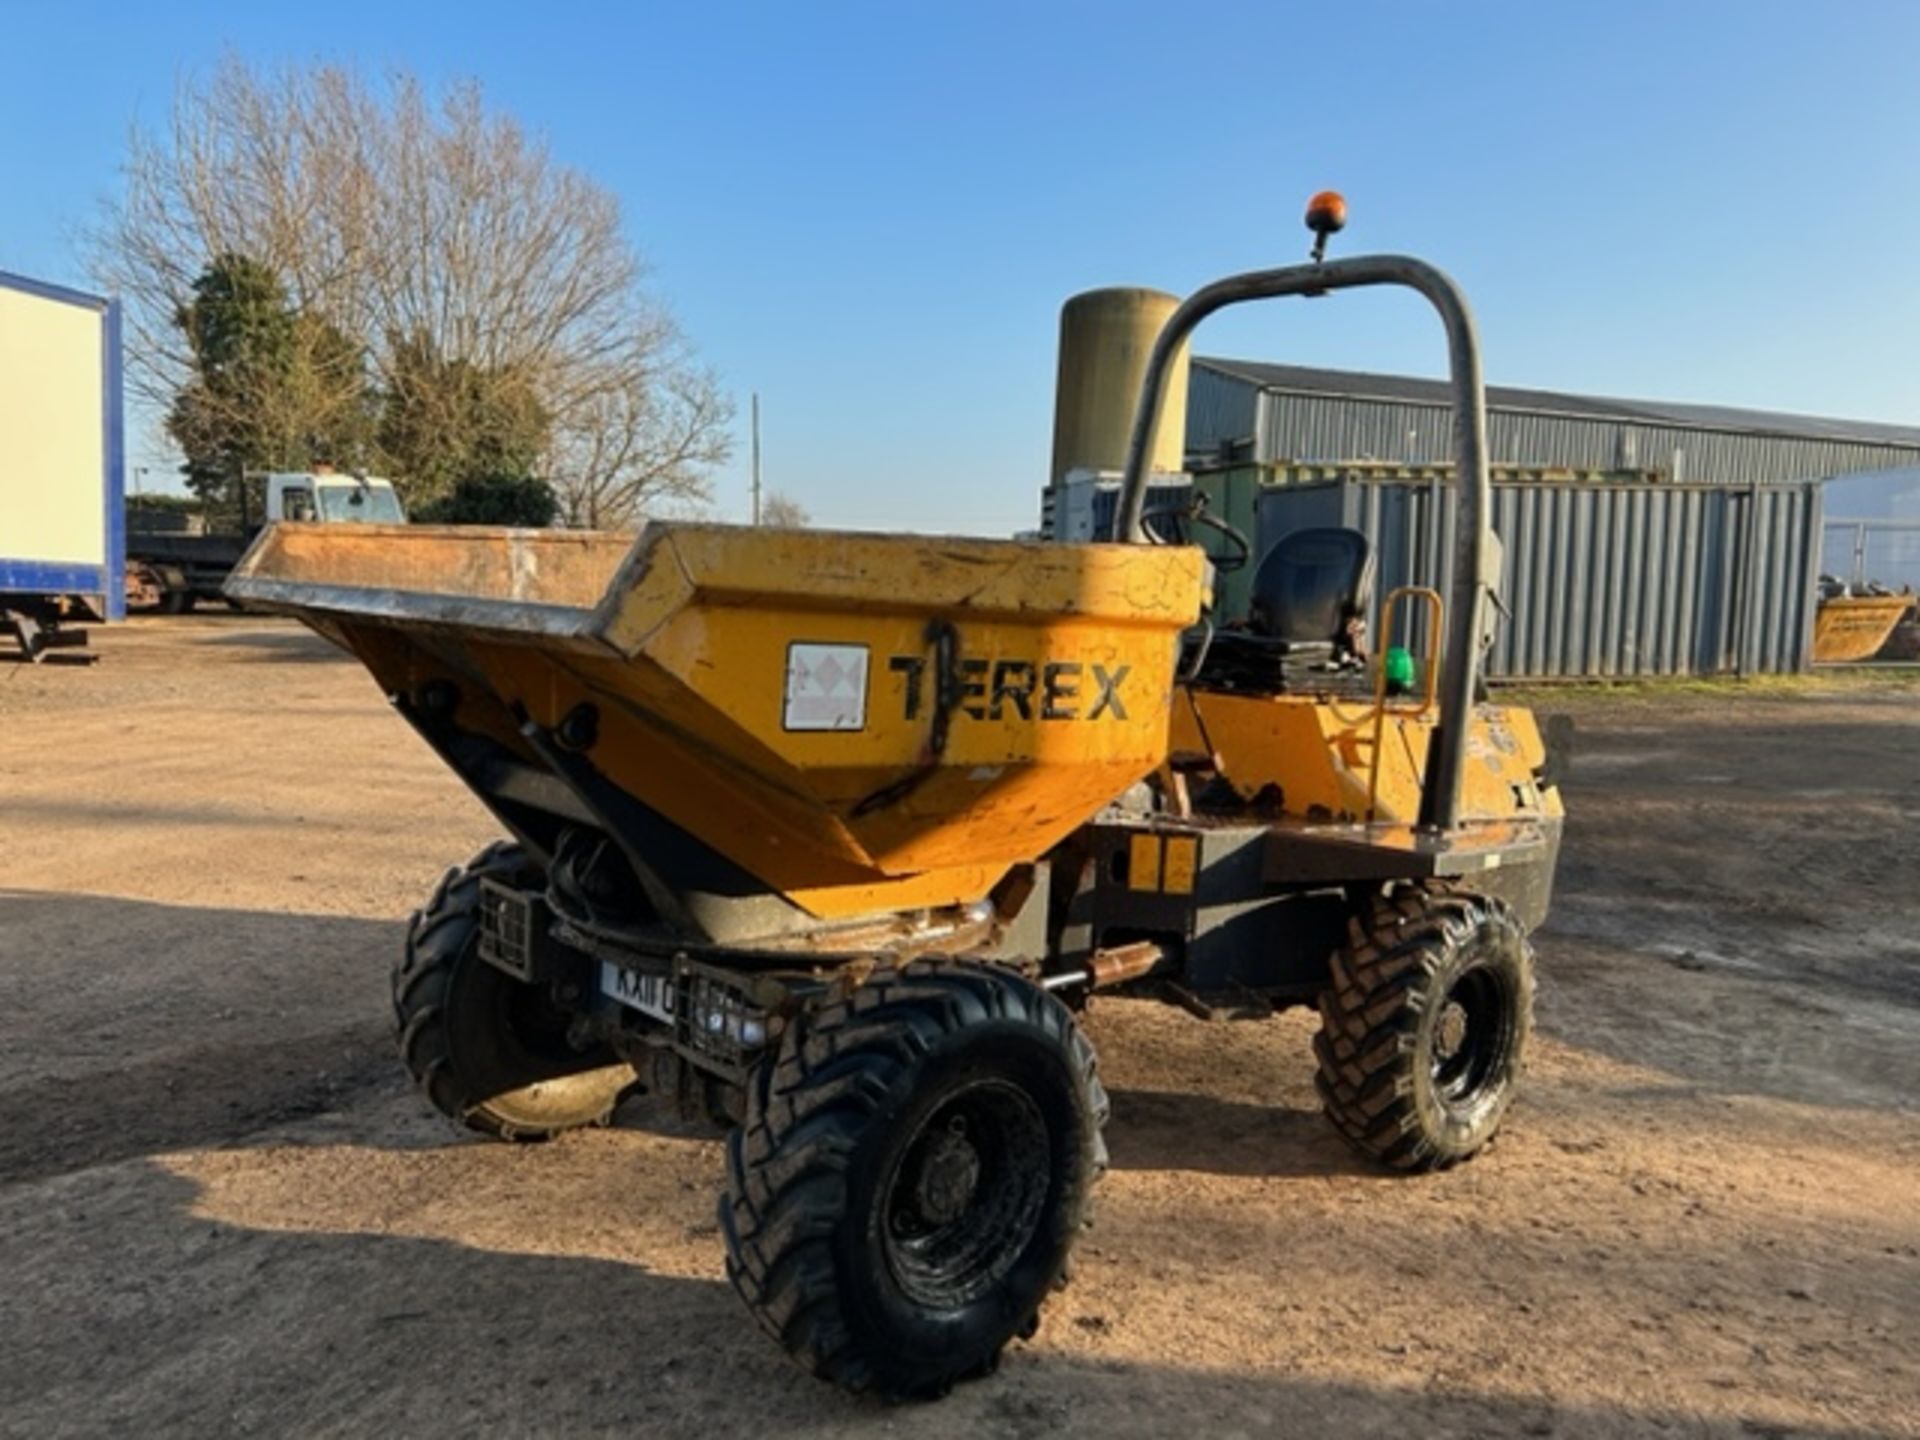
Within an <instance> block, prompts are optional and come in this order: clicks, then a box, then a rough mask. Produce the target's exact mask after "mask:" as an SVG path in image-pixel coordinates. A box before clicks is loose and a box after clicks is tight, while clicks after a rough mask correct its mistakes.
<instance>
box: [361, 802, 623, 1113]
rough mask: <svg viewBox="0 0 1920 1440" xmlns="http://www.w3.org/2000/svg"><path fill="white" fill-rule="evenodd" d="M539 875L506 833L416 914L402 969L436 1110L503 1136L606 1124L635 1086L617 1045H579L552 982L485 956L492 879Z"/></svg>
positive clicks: (398, 1011) (399, 983)
mask: <svg viewBox="0 0 1920 1440" xmlns="http://www.w3.org/2000/svg"><path fill="white" fill-rule="evenodd" d="M489 878H490V879H494V880H502V881H512V882H514V883H518V884H527V883H537V881H538V878H539V870H538V867H536V866H535V865H533V863H532V862H531V861H529V860H528V858H527V855H526V852H525V851H523V850H522V849H521V848H520V847H519V846H518V845H515V844H513V843H512V842H510V841H504V840H503V841H498V842H496V843H495V844H493V845H489V846H488V847H487V848H486V849H485V850H482V851H481V852H480V853H479V854H478V855H476V856H475V857H474V858H473V859H472V860H471V861H469V862H468V863H467V865H466V866H465V867H464V868H462V869H458V870H449V871H448V872H447V874H446V877H445V878H444V879H443V880H441V882H440V888H439V889H438V890H436V891H435V892H434V895H433V898H432V899H431V900H429V901H428V902H427V904H426V905H425V906H424V907H423V908H421V909H420V910H418V911H416V912H415V914H414V917H413V922H412V924H411V925H409V926H408V928H407V947H406V950H405V951H404V952H403V954H402V956H401V959H400V963H399V964H398V965H397V966H395V968H394V972H393V1013H394V1021H395V1025H396V1027H397V1032H398V1038H399V1046H400V1056H401V1059H402V1060H403V1061H404V1062H405V1063H406V1067H407V1071H408V1073H409V1074H411V1075H412V1076H413V1078H414V1082H415V1083H416V1084H418V1085H419V1087H420V1089H421V1091H422V1092H423V1093H424V1094H425V1095H426V1097H427V1099H428V1100H429V1101H430V1102H431V1103H432V1105H433V1108H434V1109H436V1110H438V1111H439V1112H440V1113H441V1114H442V1115H445V1116H447V1117H448V1118H449V1119H451V1120H456V1121H458V1122H459V1123H460V1124H462V1125H465V1126H466V1127H467V1128H468V1129H470V1130H477V1131H479V1132H480V1133H481V1134H483V1135H492V1136H496V1137H498V1138H499V1139H502V1140H545V1139H547V1138H549V1137H550V1136H553V1135H557V1134H559V1133H560V1132H561V1131H563V1130H577V1129H579V1128H581V1127H582V1126H586V1125H602V1124H605V1123H606V1122H607V1120H608V1119H610V1118H611V1117H612V1114H613V1107H614V1106H615V1105H616V1104H617V1103H618V1102H619V1099H620V1097H621V1095H622V1094H623V1093H624V1092H625V1091H626V1090H627V1088H628V1087H629V1086H630V1085H632V1084H633V1082H634V1078H635V1077H634V1073H633V1069H632V1067H631V1066H628V1065H626V1064H624V1063H622V1062H621V1061H620V1060H619V1059H618V1058H617V1057H616V1056H614V1055H613V1053H612V1052H611V1051H607V1050H603V1049H594V1050H588V1051H581V1050H576V1049H575V1048H574V1047H573V1046H572V1045H571V1044H570V1043H569V1042H568V1040H567V1031H568V1027H569V1022H570V1018H571V1017H570V1016H569V1015H568V1014H567V1013H566V1012H565V1011H564V1010H562V1009H561V1008H560V1007H559V1006H557V1005H556V1004H555V1003H554V1001H553V999H552V997H551V995H550V994H549V993H548V989H547V987H546V986H544V985H529V984H526V983H525V982H523V981H520V980H516V979H515V978H514V977H513V976H511V975H508V974H507V973H506V972H505V971H502V970H499V969H497V968H496V967H494V966H492V965H489V964H488V963H487V962H486V961H485V960H483V959H482V958H481V957H480V882H481V880H483V879H489Z"/></svg>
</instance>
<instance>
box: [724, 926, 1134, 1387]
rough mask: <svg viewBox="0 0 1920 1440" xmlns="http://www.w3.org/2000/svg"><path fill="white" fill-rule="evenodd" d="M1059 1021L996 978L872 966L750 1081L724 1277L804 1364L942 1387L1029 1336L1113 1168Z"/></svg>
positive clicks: (738, 1136) (1082, 1049)
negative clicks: (1099, 1185) (1099, 1182)
mask: <svg viewBox="0 0 1920 1440" xmlns="http://www.w3.org/2000/svg"><path fill="white" fill-rule="evenodd" d="M1106 1111H1107V1101H1106V1093H1105V1091H1104V1090H1103V1089H1102V1088H1101V1086H1100V1081H1099V1078H1098V1076H1097V1074H1096V1073H1095V1067H1094V1057H1093V1049H1092V1047H1091V1046H1090V1045H1089V1044H1088V1043H1087V1041H1086V1038H1085V1037H1084V1036H1083V1035H1082V1034H1081V1033H1080V1030H1079V1027H1078V1026H1076V1025H1075V1024H1074V1021H1073V1017H1072V1016H1071V1015H1070V1014H1069V1013H1068V1012H1067V1010H1066V1007H1064V1006H1063V1005H1061V1004H1060V1002H1059V1001H1057V1000H1055V999H1054V998H1053V997H1052V996H1051V995H1049V994H1047V993H1046V992H1045V991H1044V990H1041V989H1040V988H1039V987H1038V986H1035V985H1033V984H1030V983H1029V982H1028V981H1026V980H1024V979H1022V978H1020V977H1019V976H1017V975H1014V974H1011V973H1009V972H1007V971H1004V970H999V969H996V968H994V967H991V966H986V965H978V964H967V963H963V962H939V963H935V962H919V963H915V964H913V965H909V966H908V967H907V968H905V969H904V970H898V971H882V972H880V973H879V974H877V975H875V976H874V977H873V978H872V979H871V980H869V981H868V982H867V983H865V984H863V985H862V986H860V987H859V988H858V989H857V990H855V991H854V992H853V994H852V996H851V997H850V998H849V999H847V1000H844V1001H841V1002H838V1003H836V1004H833V1005H830V1006H827V1007H825V1008H823V1009H822V1010H820V1011H819V1012H817V1013H816V1014H814V1015H812V1016H809V1017H806V1018H805V1019H804V1020H803V1021H801V1022H799V1023H797V1024H796V1025H795V1026H794V1027H793V1028H792V1029H791V1030H789V1031H788V1033H787V1035H786V1036H785V1037H784V1038H783V1040H782V1043H781V1046H780V1049H779V1052H778V1054H777V1055H776V1056H774V1057H771V1058H770V1059H768V1060H767V1061H765V1062H763V1063H762V1064H761V1065H760V1067H759V1068H758V1069H757V1070H756V1071H755V1073H754V1076H753V1078H752V1083H751V1084H750V1086H749V1093H748V1098H747V1117H746V1122H745V1124H744V1125H742V1126H741V1127H740V1129H738V1130H736V1131H735V1132H734V1133H733V1136H732V1138H731V1141H730V1143H729V1145H728V1149H727V1179H728V1188H727V1193H726V1195H725V1196H724V1197H723V1198H722V1200H721V1204H720V1221H721V1227H722V1229H723V1230H724V1232H725V1234H726V1241H727V1273H728V1276H729V1278H730V1279H731V1280H732V1281H733V1284H734V1288H735V1289H737V1290H738V1291H739V1292H740V1295H741V1298H742V1299H744V1300H745V1301H746V1303H747V1306H748V1308H749V1309H751V1310H752V1311H753V1313H754V1315H755V1317H756V1318H757V1319H758V1320H759V1321H760V1323H761V1325H762V1327H763V1328H764V1329H766V1331H767V1332H768V1333H769V1334H771V1335H772V1336H773V1337H774V1338H775V1339H776V1340H778V1341H779V1342H780V1344H781V1345H782V1346H783V1347H784V1348H785V1349H786V1350H787V1352H788V1353H789V1354H790V1355H792V1356H793V1358H794V1359H795V1360H797V1361H798V1362H799V1363H800V1364H801V1365H802V1366H804V1367H805V1368H806V1369H808V1370H810V1371H812V1372H813V1373H814V1374H815V1375H817V1376H819V1377H820V1378H822V1379H825V1380H831V1381H833V1382H835V1383H837V1384H839V1385H841V1386H843V1387H845V1388H846V1389H849V1390H855V1391H862V1390H872V1391H875V1392H877V1393H879V1394H881V1395H884V1396H887V1397H890V1398H896V1399H898V1398H924V1397H930V1396H935V1395H939V1394H941V1393H944V1392H945V1391H946V1390H947V1389H948V1388H949V1387H950V1386H951V1385H952V1384H953V1383H954V1382H955V1381H956V1380H960V1379H964V1378H966V1377H968V1376H970V1375H977V1374H984V1373H986V1372H987V1371H989V1370H991V1369H992V1368H993V1366H994V1365H995V1364H996V1363H997V1361H998V1359H999V1356H1000V1351H1001V1349H1002V1348H1003V1347H1004V1346H1005V1345H1006V1343H1007V1341H1008V1340H1010V1339H1011V1338H1013V1337H1014V1336H1015V1335H1030V1334H1032V1333H1033V1329H1034V1327H1035V1326H1036V1325H1037V1324H1038V1323H1039V1321H1038V1317H1039V1309H1040V1306H1041V1304H1042V1303H1043V1302H1044V1301H1045V1299H1046V1297H1047V1296H1048V1294H1049V1293H1050V1292H1052V1291H1053V1290H1054V1289H1055V1288H1057V1287H1058V1286H1059V1285H1060V1284H1061V1283H1062V1279H1063V1276H1064V1274H1065V1271H1066V1263H1067V1255H1068V1251H1069V1249H1070V1248H1071V1246H1072V1244H1073V1241H1074V1238H1075V1237H1076V1236H1077V1234H1078V1233H1079V1230H1080V1228H1081V1226H1082V1225H1083V1224H1084V1222H1085V1218H1086V1211H1087V1203H1088V1199H1089V1195H1090V1191H1091V1189H1092V1186H1093V1182H1094V1180H1095V1179H1096V1178H1097V1176H1098V1174H1099V1173H1100V1171H1101V1169H1102V1168H1103V1166H1104V1164H1105V1150H1104V1148H1103V1146H1102V1145H1101V1143H1100V1127H1101V1125H1102V1123H1104V1121H1105V1119H1106Z"/></svg>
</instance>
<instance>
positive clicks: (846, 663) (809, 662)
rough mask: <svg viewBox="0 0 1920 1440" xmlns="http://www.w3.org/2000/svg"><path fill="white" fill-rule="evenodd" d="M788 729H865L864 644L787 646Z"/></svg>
mask: <svg viewBox="0 0 1920 1440" xmlns="http://www.w3.org/2000/svg"><path fill="white" fill-rule="evenodd" d="M785 723H786V727H787V729H789V730H864V729H865V728H866V725H867V647H866V646H864V645H816V644H812V643H810V642H806V641H795V642H794V643H793V644H791V645H789V646H787V708H786V721H785Z"/></svg>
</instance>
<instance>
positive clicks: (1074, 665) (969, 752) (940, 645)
mask: <svg viewBox="0 0 1920 1440" xmlns="http://www.w3.org/2000/svg"><path fill="white" fill-rule="evenodd" d="M1202 564H1203V561H1202V557H1201V555H1200V552H1199V551H1197V550H1194V549H1188V548H1156V547H1150V546H1139V545H1077V546H1069V545H1055V544H1033V543H1022V542H1012V541H991V540H973V539H947V538H933V537H919V536H898V535H863V534H846V533H835V532H828V531H811V530H773V529H754V528H742V527H735V526H722V525H696V524H653V525H649V526H648V527H647V528H646V529H645V530H644V531H642V532H641V534H640V535H639V536H638V538H637V539H635V538H633V537H630V536H625V535H609V534H592V533H573V532H556V531H515V530H493V529H479V528H436V527H427V526H396V527H375V526H317V525H315V526H301V525H279V526H274V527H272V528H270V529H269V530H267V531H266V532H265V533H264V534H263V535H262V536H261V537H260V539H259V540H258V542H256V544H255V545H254V547H253V548H252V550H251V551H250V552H249V553H248V555H247V556H246V558H245V559H244V560H243V561H242V562H241V564H240V566H239V568H238V569H237V570H236V571H235V574H234V577H233V579H232V580H231V581H230V582H229V585H228V593H229V594H231V595H232V596H234V597H235V598H237V599H240V600H244V601H246V602H248V603H249V604H251V605H256V606H261V607H264V608H268V609H273V610H280V611H284V612H287V613H291V614H294V615H297V616H299V617H300V618H301V619H302V620H304V621H305V622H306V623H308V624H309V625H311V626H312V627H313V628H315V629H316V630H318V631H320V632H321V633H323V634H325V635H327V636H329V637H330V638H332V639H334V640H335V641H336V642H338V643H339V644H341V645H343V646H345V647H346V648H347V649H348V650H350V651H352V652H353V653H354V654H355V655H356V656H357V657H358V658H359V659H360V660H361V661H362V662H363V663H364V664H366V666H367V667H368V668H369V669H370V670H371V671H372V672H373V673H374V676H375V678H376V679H377V680H378V681H379V682H380V684H381V686H382V687H383V688H384V689H385V690H386V691H387V693H388V694H389V695H390V696H392V697H394V699H395V701H396V703H397V704H400V705H401V706H402V708H403V709H405V710H406V711H407V713H409V715H410V716H412V717H413V718H415V720H416V723H417V724H420V725H421V726H422V730H423V733H426V734H427V735H428V739H429V740H430V741H432V742H433V743H435V744H436V748H438V749H439V750H440V751H441V753H442V755H443V756H445V757H447V758H448V760H449V763H452V764H454V765H455V768H456V769H459V770H460V771H461V773H462V775H463V777H464V778H466V779H467V781H468V783H469V784H471V785H473V786H474V788H475V789H476V790H477V791H478V792H479V793H480V794H481V795H482V798H484V799H487V800H488V801H489V803H492V804H493V805H494V808H495V809H496V810H497V811H499V812H500V813H501V814H502V816H503V818H507V819H509V821H510V822H511V823H514V824H515V828H516V829H520V830H522V832H523V833H526V831H527V829H528V828H532V829H534V830H535V831H536V834H535V836H534V837H533V838H534V839H535V840H536V843H537V839H538V836H537V830H538V826H537V825H534V826H531V827H530V826H529V824H528V823H526V822H527V819H528V814H529V812H532V811H543V810H544V811H545V812H548V813H551V814H554V815H562V812H563V811H567V812H569V813H579V812H584V813H587V814H590V815H592V816H594V817H597V818H599V819H601V820H603V821H606V820H608V818H609V816H610V815H612V816H613V818H612V819H611V821H610V822H609V823H610V824H612V825H615V826H620V827H629V826H631V827H632V828H634V829H636V830H637V831H639V832H644V833H648V834H651V836H652V837H653V838H652V839H651V840H649V841H648V842H647V843H649V844H651V845H654V846H656V847H659V848H663V849H664V848H671V847H672V846H674V845H675V844H676V843H677V837H681V836H684V837H687V838H688V839H689V840H691V841H692V842H695V843H691V844H688V845H685V846H683V847H682V848H683V849H684V850H685V851H686V852H687V854H688V855H696V856H697V857H699V858H701V863H702V864H703V865H704V866H705V867H706V868H707V869H708V870H712V869H714V868H716V866H717V867H718V868H721V869H725V870H727V871H729V872H730V879H729V883H731V884H733V885H734V886H735V888H736V889H737V888H739V887H740V885H741V883H742V877H751V879H752V881H753V882H755V883H757V884H758V885H759V886H760V887H762V888H764V889H767V890H770V891H774V892H778V893H780V894H782V895H784V896H786V897H787V898H789V899H791V900H793V901H794V902H795V903H797V904H798V905H800V906H801V907H802V908H803V909H805V910H807V911H810V912H811V913H813V914H815V915H818V916H838V915H855V914H861V913H866V912H871V911H880V910H899V909H902V908H906V907H909V906H920V905H942V904H951V903H956V902H959V901H964V900H968V899H973V898H978V897H979V896H981V895H983V894H985V893H986V891H987V890H989V889H990V888H991V887H992V886H993V885H994V884H995V883H996V882H997V881H998V880H999V879H1000V878H1001V877H1002V876H1003V875H1004V874H1005V873H1006V871H1007V870H1008V868H1009V867H1011V866H1013V865H1015V864H1018V863H1020V862H1023V861H1030V860H1034V859H1037V858H1039V857H1040V856H1042V855H1043V854H1044V853H1045V852H1046V851H1047V850H1048V849H1049V848H1050V847H1051V846H1053V845H1054V844H1055V843H1056V842H1057V841H1059V840H1060V839H1061V838H1063V837H1064V836H1066V835H1067V834H1068V833H1069V832H1071V831H1072V830H1073V829H1074V828H1076V827H1077V826H1078V825H1080V824H1081V823H1082V822H1083V821H1085V820H1086V819H1087V818H1088V817H1089V816H1091V815H1092V814H1093V813H1094V812H1095V811H1097V810H1099V809H1100V808H1101V807H1102V806H1103V805H1105V804H1106V803H1107V802H1108V801H1110V800H1112V799H1113V798H1114V797H1115V796H1116V795H1118V794H1119V793H1120V792H1121V791H1123V790H1124V789H1126V787H1127V786H1129V785H1130V784H1132V783H1133V782H1134V781H1136V780H1137V779H1139V778H1140V777H1141V776H1142V775H1144V774H1146V773H1147V772H1148V771H1149V770H1151V769H1152V768H1154V767H1155V766H1156V765H1158V764H1159V763H1160V761H1161V759H1162V758H1163V756H1164V754H1165V750H1166V737H1167V723H1168V714H1169V705H1170V698H1171V691H1172V684H1173V675H1174V668H1175V660H1176V654H1177V650H1178V645H1179V634H1180V632H1181V631H1182V630H1183V629H1184V628H1185V627H1187V626H1188V625H1191V624H1192V623H1193V622H1194V620H1195V618H1196V617H1197V614H1198V611H1199V605H1200V599H1201V592H1202V588H1203V584H1204V581H1203V576H1202ZM435 731H437V733H433V732H435ZM454 740H458V741H459V742H460V743H459V744H454V743H453V741H454ZM463 747H464V748H463ZM483 751H484V752H485V753H486V754H488V755H491V756H492V757H493V760H494V761H496V762H498V763H494V764H492V765H483V764H481V763H479V761H478V760H473V761H472V762H471V763H469V762H468V761H466V760H463V759H462V758H461V757H462V756H463V755H465V756H469V757H471V756H476V755H480V754H481V753H482V752H483ZM530 767H537V768H538V769H540V770H542V771H544V772H545V775H543V776H542V777H541V778H542V780H543V782H544V783H545V786H546V789H545V791H541V790H540V788H539V787H537V786H530V785H529V784H528V783H526V776H525V774H524V773H523V772H525V771H526V770H527V769H528V768H530ZM499 777H507V778H508V779H514V785H513V786H508V785H507V783H506V779H502V778H499ZM515 777H517V778H515ZM553 780H558V781H559V782H560V784H561V786H562V787H564V788H565V790H567V791H570V792H572V794H573V796H574V798H575V800H577V801H578V802H580V803H579V804H578V805H575V806H571V807H564V806H559V805H557V804H554V803H549V802H544V801H541V800H540V798H539V796H540V794H543V793H544V794H548V795H551V794H552V793H553V784H552V782H553ZM510 789H511V790H513V792H514V793H513V794H508V793H507V791H508V790H510ZM516 796H517V798H516ZM613 812H619V814H620V815H624V816H625V819H621V818H619V815H614V814H613ZM655 822H664V823H655ZM649 825H652V826H653V829H652V830H650V831H649V830H648V828H647V827H648V826H649ZM655 858H656V857H653V856H650V857H649V863H654V861H655ZM686 859H687V855H681V856H678V857H676V856H673V855H662V856H659V857H658V860H659V862H660V863H661V864H662V865H663V866H664V867H665V868H666V869H668V870H671V869H673V868H674V866H675V864H676V863H678V862H679V861H684V860H686ZM680 868H681V869H682V870H684V869H685V868H686V866H685V865H684V864H683V865H681V867H680ZM708 879H709V880H711V879H712V877H711V876H709V877H708ZM689 883H694V882H692V881H690V882H689ZM700 883H705V882H704V881H703V882H700Z"/></svg>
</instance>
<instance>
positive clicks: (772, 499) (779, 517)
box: [760, 490, 813, 530]
mask: <svg viewBox="0 0 1920 1440" xmlns="http://www.w3.org/2000/svg"><path fill="white" fill-rule="evenodd" d="M760 523H761V524H762V525H777V526H780V527H781V528H783V529H787V530H804V529H805V528H806V527H807V526H809V525H811V524H812V523H813V516H811V515H809V514H808V513H807V511H806V507H805V506H803V505H801V503H800V502H799V501H798V500H796V499H794V498H793V497H792V496H791V495H782V494H780V493H779V492H778V491H777V490H776V491H775V492H774V493H772V494H771V495H769V496H767V498H766V499H765V500H763V501H762V502H761V504H760Z"/></svg>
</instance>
